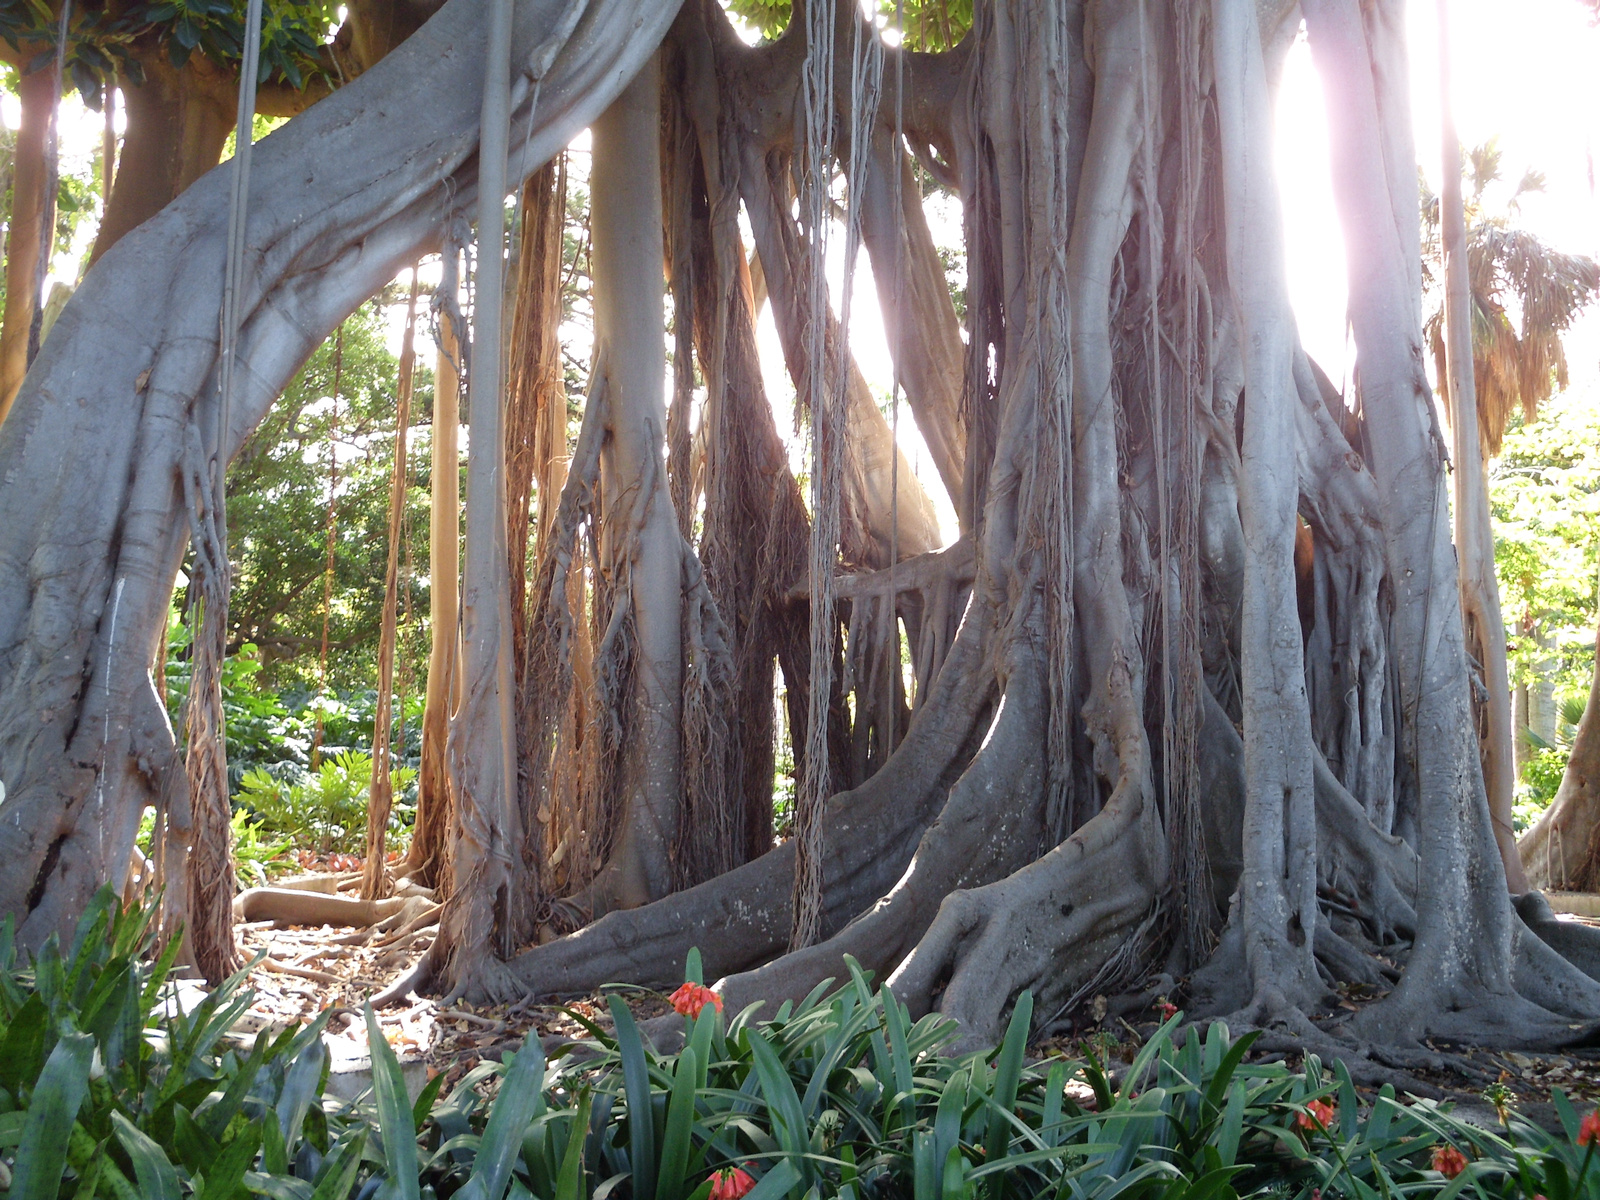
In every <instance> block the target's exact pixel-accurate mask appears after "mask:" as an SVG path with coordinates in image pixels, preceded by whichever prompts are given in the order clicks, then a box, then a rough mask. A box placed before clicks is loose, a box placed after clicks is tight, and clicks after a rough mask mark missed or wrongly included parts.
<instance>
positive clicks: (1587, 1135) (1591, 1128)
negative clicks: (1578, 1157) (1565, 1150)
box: [1578, 1109, 1600, 1148]
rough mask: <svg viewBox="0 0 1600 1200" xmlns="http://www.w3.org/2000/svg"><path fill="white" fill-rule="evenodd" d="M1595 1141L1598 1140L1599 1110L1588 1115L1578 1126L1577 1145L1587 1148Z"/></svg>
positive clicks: (1599, 1137)
mask: <svg viewBox="0 0 1600 1200" xmlns="http://www.w3.org/2000/svg"><path fill="white" fill-rule="evenodd" d="M1596 1139H1600V1109H1596V1110H1595V1111H1594V1112H1592V1113H1590V1114H1589V1115H1588V1116H1587V1117H1585V1118H1584V1119H1583V1123H1582V1124H1580V1125H1579V1126H1578V1145H1580V1146H1587V1145H1588V1144H1589V1143H1590V1142H1593V1141H1595V1140H1596ZM1597 1148H1600V1147H1597Z"/></svg>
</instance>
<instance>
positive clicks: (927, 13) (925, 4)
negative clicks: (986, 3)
mask: <svg viewBox="0 0 1600 1200" xmlns="http://www.w3.org/2000/svg"><path fill="white" fill-rule="evenodd" d="M724 4H725V6H726V8H727V9H728V11H729V12H730V13H732V14H733V15H734V16H736V17H738V18H739V20H741V21H743V22H744V23H745V24H746V25H748V26H749V27H750V28H752V29H754V30H755V31H756V32H758V33H759V34H761V36H762V37H764V38H773V37H776V36H777V35H778V34H780V33H782V32H783V30H784V29H785V28H787V27H788V24H789V14H790V11H791V0H724ZM897 7H898V8H899V9H900V12H901V15H902V16H903V17H904V20H905V40H906V44H907V45H908V46H910V47H911V48H912V49H913V50H948V49H949V48H950V47H952V46H954V45H955V44H956V43H957V42H959V41H960V40H961V39H962V38H963V37H965V36H966V33H967V30H969V29H970V28H972V0H878V15H879V19H880V22H881V24H883V25H885V26H889V27H892V26H893V25H894V22H895V16H896V8H897Z"/></svg>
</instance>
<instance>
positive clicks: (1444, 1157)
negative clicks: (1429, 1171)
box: [1433, 1146, 1467, 1179]
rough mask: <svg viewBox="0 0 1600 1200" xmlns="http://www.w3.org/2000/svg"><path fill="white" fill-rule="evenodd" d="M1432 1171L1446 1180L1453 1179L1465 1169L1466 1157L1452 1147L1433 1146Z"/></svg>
mask: <svg viewBox="0 0 1600 1200" xmlns="http://www.w3.org/2000/svg"><path fill="white" fill-rule="evenodd" d="M1433 1169H1434V1170H1435V1171H1437V1172H1439V1174H1441V1175H1443V1176H1444V1177H1445V1178H1446V1179H1454V1178H1455V1177H1456V1176H1457V1175H1459V1174H1461V1172H1463V1171H1465V1170H1466V1169H1467V1156H1466V1155H1465V1154H1463V1153H1461V1151H1459V1150H1457V1149H1456V1148H1455V1147H1454V1146H1435V1147H1434V1148H1433Z"/></svg>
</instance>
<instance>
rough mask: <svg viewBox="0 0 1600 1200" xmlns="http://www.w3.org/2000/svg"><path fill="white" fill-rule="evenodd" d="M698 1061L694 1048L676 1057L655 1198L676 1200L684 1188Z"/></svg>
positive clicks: (686, 1048) (698, 1070)
mask: <svg viewBox="0 0 1600 1200" xmlns="http://www.w3.org/2000/svg"><path fill="white" fill-rule="evenodd" d="M699 1074H700V1067H699V1060H698V1059H697V1058H696V1057H695V1052H694V1047H693V1046H686V1047H684V1050H683V1053H682V1054H680V1055H679V1056H678V1069H677V1074H676V1075H675V1076H674V1077H673V1081H672V1096H671V1098H670V1099H669V1100H668V1101H667V1128H666V1133H665V1134H664V1135H663V1136H662V1139H661V1167H660V1170H659V1172H658V1173H657V1175H656V1200H679V1198H680V1197H681V1196H682V1195H683V1191H684V1183H685V1180H684V1172H685V1171H686V1170H687V1169H688V1166H689V1140H690V1133H691V1132H692V1131H693V1128H694V1099H695V1091H696V1084H697V1083H698V1081H699Z"/></svg>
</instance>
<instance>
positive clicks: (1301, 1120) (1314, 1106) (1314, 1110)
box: [1294, 1100, 1339, 1133]
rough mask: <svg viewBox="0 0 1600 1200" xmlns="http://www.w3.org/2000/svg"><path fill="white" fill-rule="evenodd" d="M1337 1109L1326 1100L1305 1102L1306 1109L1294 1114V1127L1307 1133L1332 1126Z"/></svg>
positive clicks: (1324, 1129)
mask: <svg viewBox="0 0 1600 1200" xmlns="http://www.w3.org/2000/svg"><path fill="white" fill-rule="evenodd" d="M1338 1113H1339V1110H1338V1109H1337V1108H1335V1107H1334V1106H1333V1105H1331V1104H1329V1103H1328V1102H1327V1101H1326V1100H1312V1101H1309V1102H1308V1103H1307V1104H1306V1111H1305V1112H1303V1113H1299V1114H1298V1115H1296V1117H1295V1119H1294V1127H1295V1128H1296V1129H1303V1130H1305V1131H1306V1132H1307V1133H1316V1132H1318V1131H1319V1130H1320V1131H1326V1130H1329V1129H1332V1128H1333V1119H1334V1117H1336V1116H1337V1115H1338Z"/></svg>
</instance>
